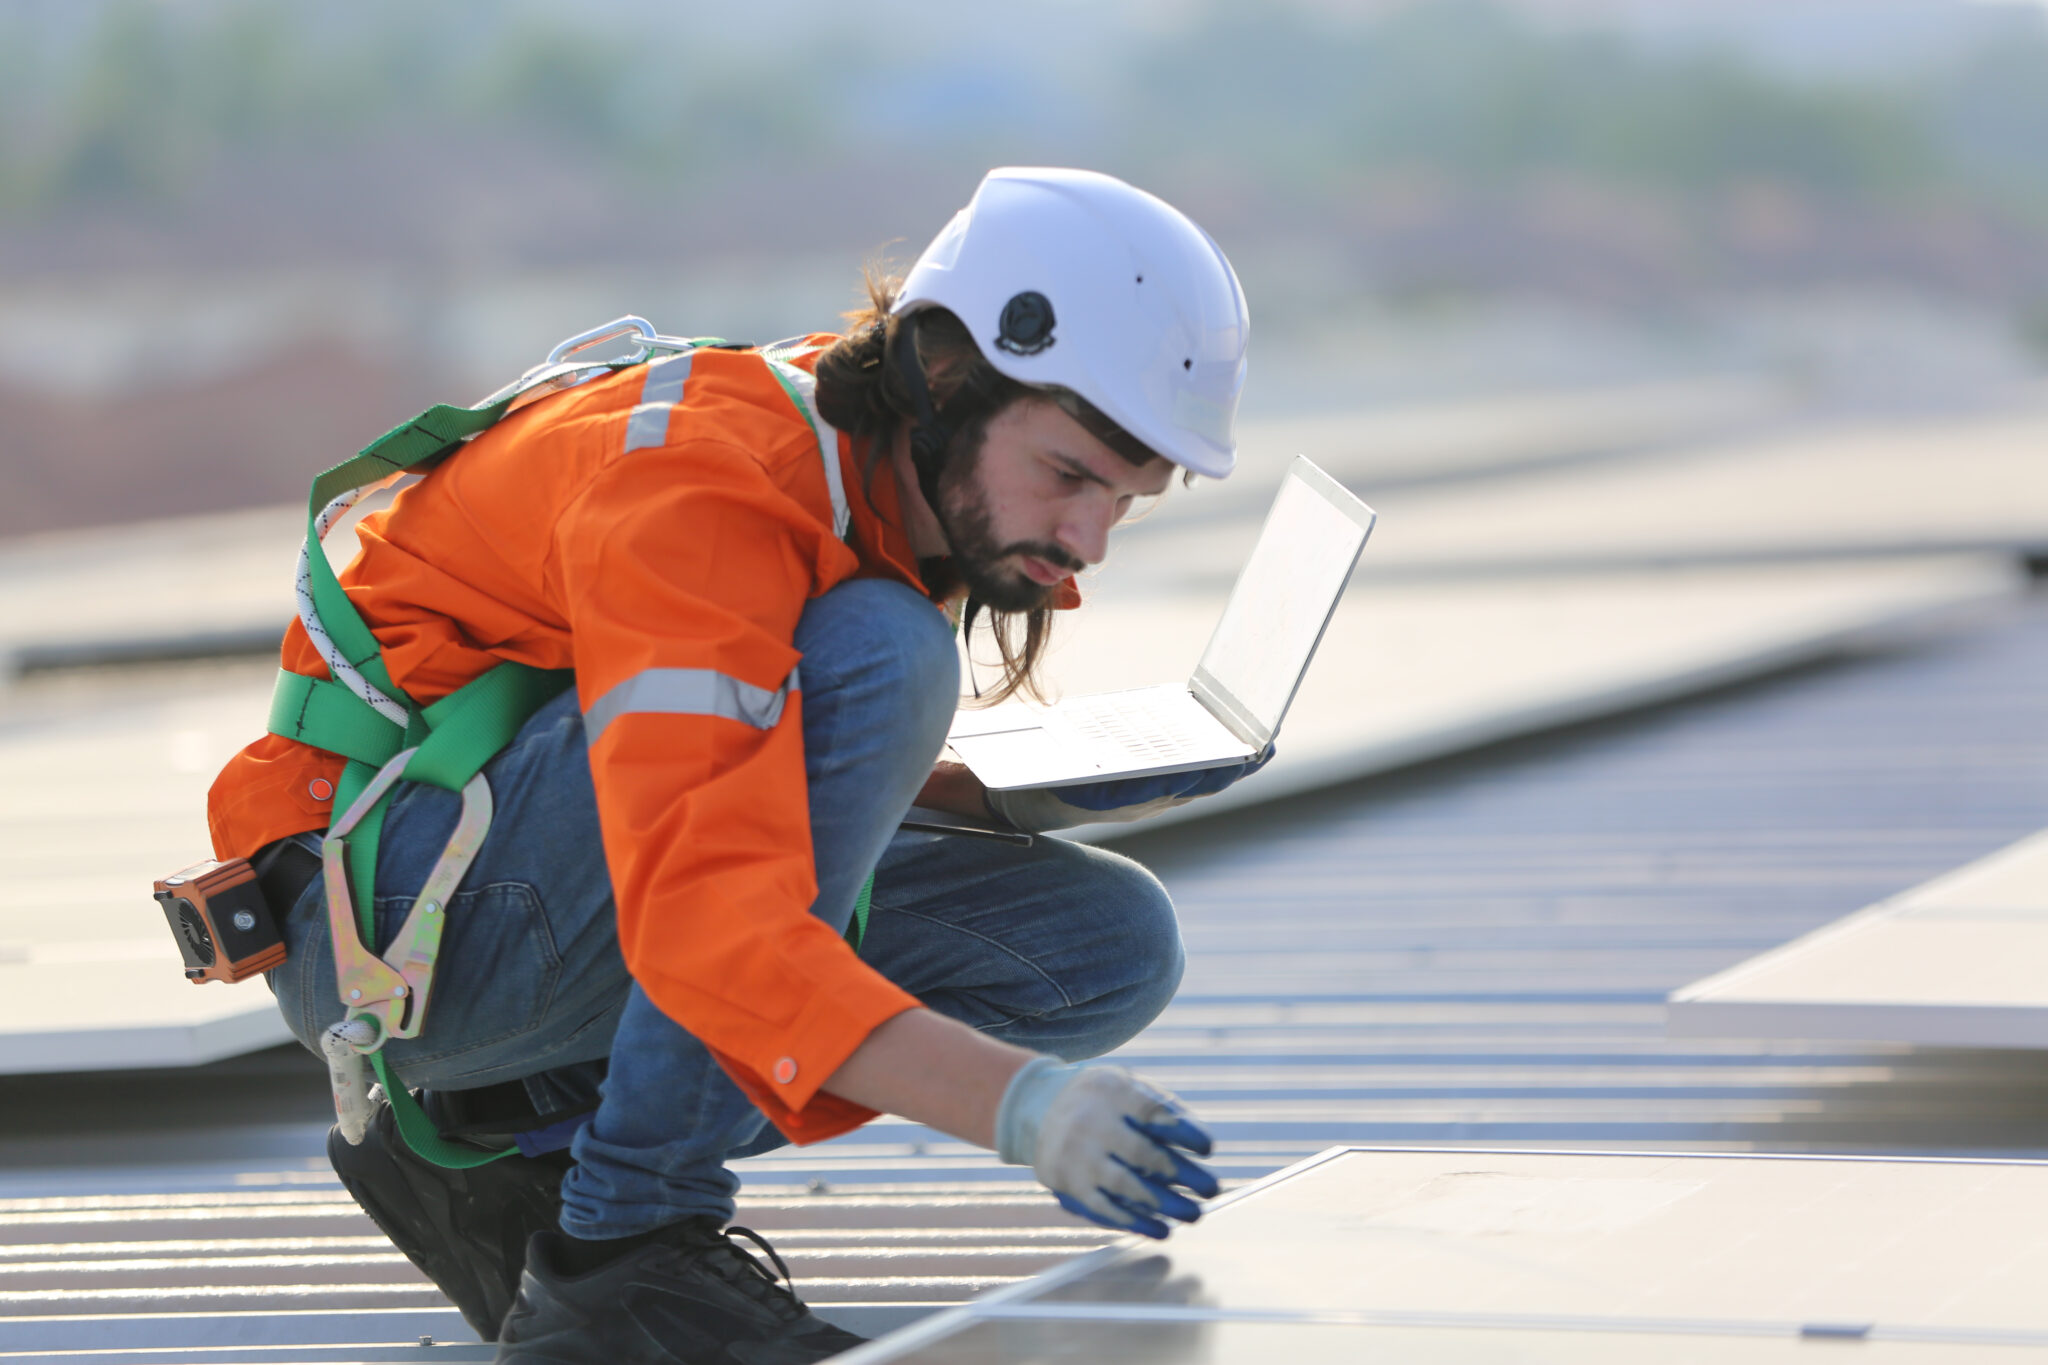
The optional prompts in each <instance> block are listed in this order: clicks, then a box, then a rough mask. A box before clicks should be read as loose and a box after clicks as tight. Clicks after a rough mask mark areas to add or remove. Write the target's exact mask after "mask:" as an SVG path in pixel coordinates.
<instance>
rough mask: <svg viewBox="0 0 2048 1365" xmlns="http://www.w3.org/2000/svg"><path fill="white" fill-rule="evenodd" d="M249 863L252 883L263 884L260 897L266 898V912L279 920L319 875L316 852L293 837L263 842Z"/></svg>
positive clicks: (290, 910)
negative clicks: (254, 875) (253, 870)
mask: <svg viewBox="0 0 2048 1365" xmlns="http://www.w3.org/2000/svg"><path fill="white" fill-rule="evenodd" d="M249 865H250V866H251V867H253V868H255V869H256V884H257V885H258V886H260V887H262V888H263V899H264V900H265V901H267V902H269V905H270V913H271V914H273V915H275V916H276V917H277V918H278V919H279V920H280V921H282V920H283V919H284V918H285V916H287V915H289V914H290V913H291V912H292V907H293V906H294V905H297V904H298V903H299V897H300V896H302V895H304V894H305V893H306V888H307V887H309V886H311V885H312V884H313V879H314V878H315V877H317V876H319V875H320V855H319V854H317V853H315V852H313V850H311V849H309V848H307V847H306V846H305V845H304V844H302V843H300V842H299V841H298V840H297V839H279V840H278V841H277V842H276V843H274V844H265V845H264V846H263V847H262V849H260V850H259V851H258V852H257V854H256V856H255V857H254V858H251V859H250V860H249Z"/></svg>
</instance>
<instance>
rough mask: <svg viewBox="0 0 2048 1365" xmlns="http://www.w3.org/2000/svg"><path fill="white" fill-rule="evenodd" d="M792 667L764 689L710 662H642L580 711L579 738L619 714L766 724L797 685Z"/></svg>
mask: <svg viewBox="0 0 2048 1365" xmlns="http://www.w3.org/2000/svg"><path fill="white" fill-rule="evenodd" d="M801 690H802V685H801V684H800V683H799V682H798V681H797V671H796V670H795V669H794V668H792V669H790V670H789V677H788V678H786V679H785V680H784V681H783V684H782V686H781V687H778V688H776V689H775V690H774V691H772V692H771V691H770V690H768V689H767V688H765V687H756V686H754V685H753V684H752V683H747V682H741V681H740V680H739V679H738V678H734V677H729V676H727V675H726V674H724V673H720V672H718V671H717V670H716V669H710V668H647V669H642V670H641V671H640V672H638V673H635V674H634V675H633V676H632V677H630V678H627V679H626V680H625V681H624V682H621V683H619V684H618V685H616V686H615V687H613V688H612V689H611V691H609V692H607V693H605V694H604V695H603V696H602V697H599V698H598V699H597V701H596V703H595V704H594V705H592V706H591V708H590V709H589V710H587V711H585V712H584V713H583V736H584V743H585V744H587V745H595V744H596V743H597V737H598V736H599V735H601V734H603V733H604V732H605V728H606V727H607V726H609V725H610V724H611V723H612V722H613V721H615V720H617V719H618V718H619V717H620V716H630V715H636V714H639V715H647V714H653V715H666V716H723V717H724V718H725V719H727V720H736V721H740V722H742V723H744V724H747V725H751V726H753V727H754V728H755V729H757V730H772V729H774V728H775V725H776V723H777V722H779V721H780V720H781V719H782V708H783V706H784V705H785V704H786V703H787V702H788V701H789V694H790V693H791V692H796V691H801Z"/></svg>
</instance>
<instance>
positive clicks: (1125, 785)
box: [1051, 744, 1273, 810]
mask: <svg viewBox="0 0 2048 1365" xmlns="http://www.w3.org/2000/svg"><path fill="white" fill-rule="evenodd" d="M1272 761H1273V746H1272V745H1270V744H1268V745H1267V746H1266V748H1265V751H1264V752H1263V753H1257V754H1253V755H1252V756H1251V757H1250V758H1248V759H1246V760H1244V761H1243V762H1242V763H1226V764H1224V765H1223V766H1222V767H1219V768H1197V769H1195V770H1194V771H1193V772H1186V773H1161V774H1159V775H1158V776H1156V777H1125V778H1119V779H1117V780H1116V781H1114V782H1089V783H1084V784H1083V785H1081V786H1077V787H1054V788H1052V789H1051V790H1052V792H1053V794H1054V795H1056V796H1058V797H1059V799H1060V800H1062V801H1064V802H1066V803H1067V804H1068V805H1070V806H1078V807H1080V808H1081V809H1082V810H1122V809H1124V808H1125V807H1128V806H1142V805H1145V804H1146V803H1148V802H1151V801H1159V800H1166V799H1171V800H1188V799H1191V798H1193V797H1197V796H1214V795H1215V794H1216V793H1217V792H1220V791H1222V790H1223V789H1224V788H1225V787H1228V786H1229V785H1231V784H1232V783H1233V782H1238V781H1241V780H1242V779H1244V778H1247V777H1250V776H1251V775H1252V774H1253V773H1255V772H1257V771H1258V770H1259V769H1261V768H1263V767H1265V766H1266V765H1267V764H1268V763H1270V762H1272Z"/></svg>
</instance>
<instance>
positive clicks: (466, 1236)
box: [327, 1104, 569, 1341]
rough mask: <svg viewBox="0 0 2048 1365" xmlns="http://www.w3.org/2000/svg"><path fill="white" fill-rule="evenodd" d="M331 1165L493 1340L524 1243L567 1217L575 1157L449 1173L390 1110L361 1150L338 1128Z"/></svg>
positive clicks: (517, 1159) (514, 1288)
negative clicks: (408, 1139)
mask: <svg viewBox="0 0 2048 1365" xmlns="http://www.w3.org/2000/svg"><path fill="white" fill-rule="evenodd" d="M327 1159H328V1161H330V1162H332V1163H333V1165H334V1173H335V1174H336V1175H338V1176H340V1177H341V1183H342V1184H343V1185H345V1186H347V1187H348V1192H349V1193H350V1194H352V1195H354V1196H355V1200H356V1202H357V1203H358V1204H361V1205H362V1206H363V1212H365V1213H367V1214H369V1215H370V1220H371V1221H372V1222H374V1223H375V1224H376V1225H377V1226H378V1228H380V1229H381V1230H382V1231H383V1233H384V1235H385V1236H386V1237H389V1238H390V1239H391V1241H392V1243H393V1244H394V1245H395V1246H397V1248H398V1249H399V1250H400V1251H402V1252H404V1253H405V1256H406V1259H407V1260H409V1261H411V1262H412V1263H413V1264H414V1265H416V1266H418V1267H419V1268H420V1270H421V1271H422V1272H423V1273H424V1274H425V1275H426V1277H427V1278H428V1279H430V1280H432V1281H433V1282H434V1283H435V1284H436V1285H438V1286H440V1289H441V1292H442V1293H443V1294H446V1295H447V1296H448V1297H449V1299H450V1300H451V1301H453V1303H454V1304H455V1306H456V1307H457V1308H458V1309H460V1310H461V1311H462V1317H463V1321H465V1322H467V1323H468V1324H469V1325H470V1327H471V1328H472V1329H474V1330H475V1332H476V1334H477V1335H478V1336H480V1337H482V1338H483V1339H484V1340H485V1341H496V1340H497V1339H498V1324H499V1323H500V1322H502V1321H504V1318H505V1313H506V1310H508V1309H509V1308H511V1306H512V1300H513V1297H514V1296H515V1295H516V1294H517V1293H518V1292H519V1270H520V1267H521V1266H522V1265H523V1264H524V1263H525V1259H526V1243H527V1239H528V1238H530V1237H532V1236H533V1234H534V1233H536V1232H539V1231H542V1230H543V1229H547V1228H552V1227H554V1226H555V1224H556V1220H557V1219H558V1217H559V1216H560V1214H561V1210H562V1174H563V1172H564V1171H566V1170H567V1169H568V1167H569V1158H568V1153H566V1152H564V1153H562V1154H560V1155H559V1156H555V1157H528V1156H520V1155H516V1154H515V1155H513V1156H508V1157H504V1158H502V1159H500V1160H497V1161H493V1162H490V1163H489V1164H487V1165H483V1166H474V1167H471V1168H470V1169H469V1170H466V1171H451V1170H448V1169H446V1168H445V1167H441V1166H436V1165H435V1164H434V1163H433V1162H431V1161H427V1160H425V1159H423V1158H421V1157H420V1156H418V1155H416V1154H415V1153H414V1152H413V1150H412V1148H410V1147H408V1146H406V1145H405V1139H404V1138H403V1137H401V1136H400V1135H399V1132H398V1122H397V1120H396V1118H395V1117H394V1116H393V1115H392V1112H391V1106H390V1105H388V1104H384V1105H379V1106H378V1108H377V1115H376V1117H375V1118H374V1119H372V1120H371V1121H370V1126H369V1130H368V1131H367V1132H366V1133H364V1134H363V1141H362V1145H361V1146H356V1147H351V1146H350V1145H349V1143H348V1140H347V1139H346V1138H344V1137H342V1135H341V1129H340V1128H339V1127H336V1128H333V1129H331V1130H329V1132H328V1134H327Z"/></svg>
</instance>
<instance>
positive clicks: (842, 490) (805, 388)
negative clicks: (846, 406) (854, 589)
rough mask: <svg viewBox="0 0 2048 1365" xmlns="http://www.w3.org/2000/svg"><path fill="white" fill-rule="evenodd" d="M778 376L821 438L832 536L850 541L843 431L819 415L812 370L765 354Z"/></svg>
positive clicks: (812, 428) (819, 444) (764, 356)
mask: <svg viewBox="0 0 2048 1365" xmlns="http://www.w3.org/2000/svg"><path fill="white" fill-rule="evenodd" d="M762 359H764V360H766V361H767V362H768V365H769V368H770V369H772V370H773V371H774V372H775V377H776V378H778V379H780V380H781V381H782V387H783V388H784V389H786V390H787V391H788V392H789V397H790V401H792V402H794V403H795V404H796V407H797V411H798V412H801V413H802V414H803V415H804V420H805V421H807V422H809V423H810V424H811V430H812V432H814V433H815V434H816V435H817V438H818V457H819V458H820V459H821V460H823V461H824V464H825V486H826V488H828V489H830V490H831V493H832V534H833V535H835V536H838V537H839V538H840V539H841V540H844V539H846V528H847V527H848V526H849V525H851V524H852V522H853V513H852V511H851V510H850V509H848V507H847V505H846V480H845V478H844V476H843V475H842V474H841V473H840V470H839V432H838V430H837V429H836V428H834V427H833V426H832V424H831V423H830V422H827V421H826V420H825V419H824V418H823V417H820V416H819V415H818V397H817V394H818V380H817V377H816V376H815V375H813V374H812V373H811V372H810V371H809V370H804V369H799V368H798V367H796V366H795V365H792V364H790V363H788V362H787V361H785V360H782V359H780V358H778V357H775V356H770V355H763V357H762Z"/></svg>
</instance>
